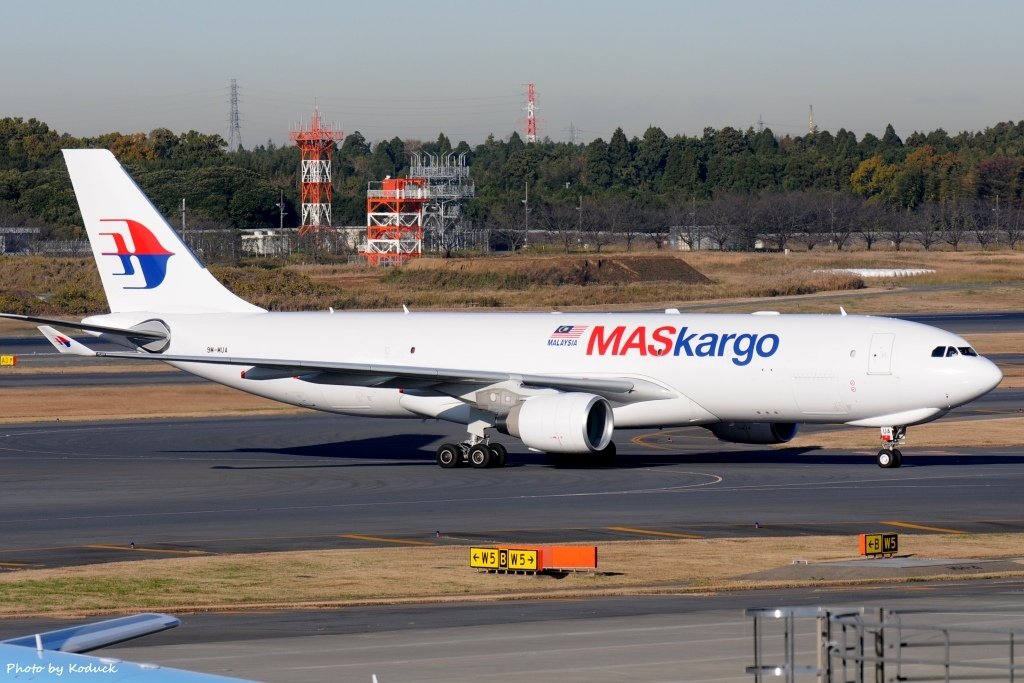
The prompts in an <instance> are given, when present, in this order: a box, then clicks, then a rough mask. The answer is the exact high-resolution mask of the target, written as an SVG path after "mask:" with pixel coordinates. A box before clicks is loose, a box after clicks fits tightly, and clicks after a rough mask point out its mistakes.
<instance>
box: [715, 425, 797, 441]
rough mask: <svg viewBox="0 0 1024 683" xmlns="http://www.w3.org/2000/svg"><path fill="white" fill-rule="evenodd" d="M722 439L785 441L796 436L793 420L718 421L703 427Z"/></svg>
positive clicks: (795, 426)
mask: <svg viewBox="0 0 1024 683" xmlns="http://www.w3.org/2000/svg"><path fill="white" fill-rule="evenodd" d="M705 429H708V430H710V431H711V433H712V434H714V435H715V436H717V437H718V438H719V439H721V440H722V441H731V442H733V443H753V444H769V443H786V442H787V441H790V440H792V438H793V437H794V436H796V433H797V431H798V430H799V429H800V425H798V424H797V423H795V422H719V423H717V424H713V425H708V426H707V427H705Z"/></svg>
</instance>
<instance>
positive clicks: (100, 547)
mask: <svg viewBox="0 0 1024 683" xmlns="http://www.w3.org/2000/svg"><path fill="white" fill-rule="evenodd" d="M85 547H86V548H92V549H94V550H127V551H129V552H140V553H167V554H170V555H209V553H208V552H206V551H205V550H174V549H172V548H142V547H139V546H135V547H134V548H133V547H131V546H130V545H104V544H101V543H94V544H91V545H87V546H85Z"/></svg>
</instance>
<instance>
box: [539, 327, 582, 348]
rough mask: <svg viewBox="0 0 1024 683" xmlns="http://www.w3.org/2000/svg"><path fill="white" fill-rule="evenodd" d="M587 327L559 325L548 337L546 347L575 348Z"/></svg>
mask: <svg viewBox="0 0 1024 683" xmlns="http://www.w3.org/2000/svg"><path fill="white" fill-rule="evenodd" d="M587 327H588V326H587V325H560V326H558V327H556V328H555V331H554V332H552V333H551V336H550V337H548V346H576V345H577V344H579V340H580V337H582V336H583V333H584V332H586V331H587Z"/></svg>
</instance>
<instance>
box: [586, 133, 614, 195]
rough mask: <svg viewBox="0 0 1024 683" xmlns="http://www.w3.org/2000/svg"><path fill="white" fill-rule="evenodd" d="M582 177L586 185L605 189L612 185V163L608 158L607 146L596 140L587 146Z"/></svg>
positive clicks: (600, 140) (598, 139)
mask: <svg viewBox="0 0 1024 683" xmlns="http://www.w3.org/2000/svg"><path fill="white" fill-rule="evenodd" d="M584 159H585V161H584V167H583V177H584V180H585V181H586V183H587V184H588V185H590V186H591V187H594V188H598V189H606V188H609V187H611V185H612V163H611V158H610V157H609V156H608V144H607V143H606V142H605V141H604V140H602V139H601V138H597V139H596V140H594V141H593V142H591V143H590V144H589V145H587V151H586V154H585V156H584Z"/></svg>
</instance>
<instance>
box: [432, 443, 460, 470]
mask: <svg viewBox="0 0 1024 683" xmlns="http://www.w3.org/2000/svg"><path fill="white" fill-rule="evenodd" d="M460 455H461V454H460V453H459V447H458V446H456V445H455V444H451V443H443V444H441V445H440V446H439V447H438V449H437V464H438V465H440V466H441V467H443V468H445V469H451V468H452V467H458V466H459V457H460Z"/></svg>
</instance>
